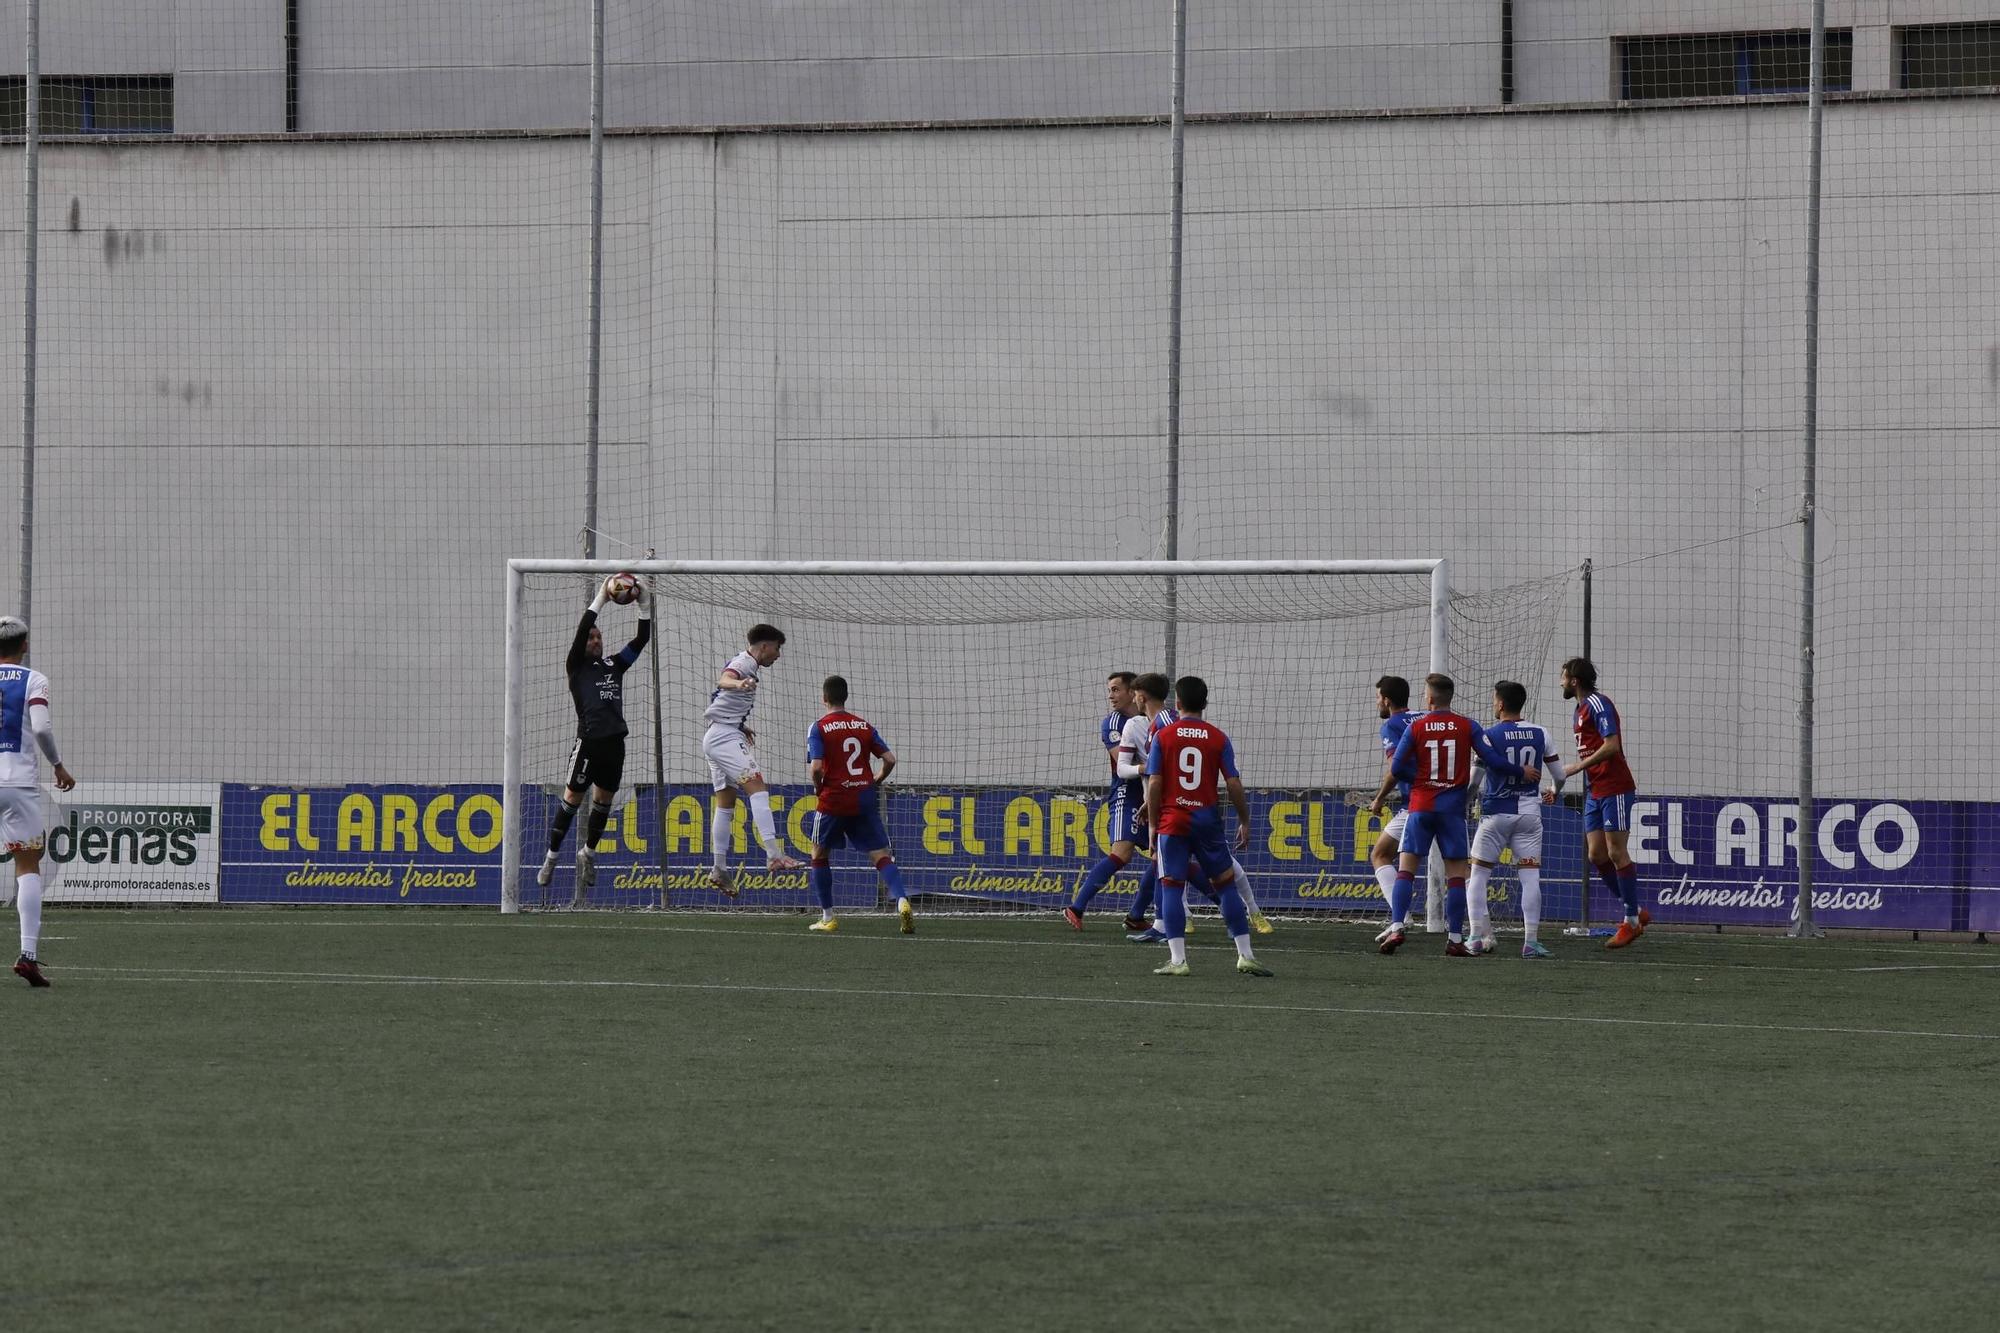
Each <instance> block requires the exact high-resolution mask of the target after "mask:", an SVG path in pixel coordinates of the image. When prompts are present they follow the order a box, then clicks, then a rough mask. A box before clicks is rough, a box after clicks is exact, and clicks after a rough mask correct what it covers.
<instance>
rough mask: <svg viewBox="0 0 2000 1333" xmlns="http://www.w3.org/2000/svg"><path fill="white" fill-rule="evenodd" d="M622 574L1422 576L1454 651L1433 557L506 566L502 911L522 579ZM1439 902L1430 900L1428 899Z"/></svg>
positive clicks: (1443, 646) (1439, 648)
mask: <svg viewBox="0 0 2000 1333" xmlns="http://www.w3.org/2000/svg"><path fill="white" fill-rule="evenodd" d="M620 572H625V573H633V574H638V575H641V576H647V575H652V576H664V577H669V578H670V577H672V576H673V575H676V574H694V575H724V576H727V575H734V576H739V577H740V576H745V575H750V576H761V577H779V578H782V577H785V576H787V575H791V576H804V575H814V576H826V575H833V576H836V577H839V576H852V577H870V578H883V577H909V578H924V577H937V576H951V577H954V578H967V577H972V578H1029V577H1044V578H1054V577H1082V578H1140V577H1143V578H1169V579H1171V578H1174V577H1175V576H1178V575H1190V576H1192V575H1222V576H1227V577H1253V576H1272V575H1277V576H1283V575H1328V574H1332V575H1342V574H1354V575H1363V574H1428V575H1430V580H1431V598H1430V669H1431V670H1432V671H1444V670H1446V669H1447V665H1446V664H1447V661H1448V659H1449V655H1450V647H1451V576H1450V568H1449V563H1448V562H1447V561H1445V560H1443V559H1432V560H640V561H636V562H634V561H629V560H533V559H511V560H509V561H508V562H507V625H506V634H507V644H506V664H507V691H506V704H505V711H506V721H505V725H504V727H503V729H502V740H501V756H500V783H501V795H500V803H501V807H502V811H503V816H502V824H501V827H502V829H503V830H504V836H503V837H502V838H501V840H500V910H501V912H503V913H506V914H508V915H512V914H514V913H517V912H519V911H520V910H521V840H520V829H521V817H522V809H521V805H522V803H521V744H522V730H521V703H522V698H523V694H524V691H523V681H524V675H523V672H524V670H525V664H524V661H523V656H524V654H523V648H522V642H521V636H522V632H523V630H524V629H525V625H524V624H523V614H522V612H523V607H524V605H525V596H526V589H527V582H526V576H527V575H529V574H597V575H610V574H617V573H620ZM1436 896H1437V895H1435V894H1432V895H1430V897H1431V898H1432V899H1435V898H1436Z"/></svg>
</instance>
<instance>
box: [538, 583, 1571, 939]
mask: <svg viewBox="0 0 2000 1333" xmlns="http://www.w3.org/2000/svg"><path fill="white" fill-rule="evenodd" d="M617 568H619V566H616V565H614V564H611V563H608V562H583V561H514V562H511V563H510V583H509V586H510V592H511V597H510V603H511V604H510V617H509V627H510V628H509V638H508V645H507V646H508V676H509V683H510V696H509V708H508V737H509V739H508V745H507V755H508V765H507V773H506V777H505V781H506V784H507V792H506V795H507V798H508V799H509V800H510V802H512V803H513V805H514V809H513V810H511V811H510V814H509V818H508V819H507V823H506V826H507V828H508V829H510V830H511V831H512V832H511V837H510V840H509V847H508V849H507V851H506V858H505V868H504V872H503V910H514V909H515V908H517V907H519V906H526V907H530V908H535V907H554V906H569V905H577V906H590V907H602V908H646V907H663V906H664V907H678V908H687V907H692V908H709V909H715V908H721V907H724V906H727V905H729V904H730V901H731V900H729V899H726V898H725V897H723V896H722V895H721V894H720V893H719V892H717V891H716V890H714V889H713V888H711V887H710V886H709V885H708V883H707V873H708V870H709V868H710V865H711V860H712V853H711V848H710V846H709V829H710V814H711V808H712V807H711V804H710V802H711V789H712V783H711V771H710V768H709V765H708V763H707V761H706V760H705V759H704V758H703V756H702V753H701V739H702V735H703V732H704V731H705V730H706V727H707V723H706V722H705V720H704V718H703V712H704V709H705V708H706V706H707V704H708V702H709V699H710V697H711V695H712V693H713V692H714V689H715V685H716V681H717V678H718V677H719V676H720V674H721V672H722V669H723V666H724V664H725V663H726V662H727V661H728V660H729V658H730V657H732V656H733V655H734V654H736V653H737V652H739V651H741V650H742V648H743V647H744V644H745V631H746V630H747V629H748V628H749V627H750V626H751V625H753V624H756V623H759V622H769V623H771V624H774V625H776V626H778V627H779V628H780V629H782V630H783V632H784V634H785V636H786V641H785V644H784V647H783V650H782V656H781V657H780V659H779V660H778V662H777V663H776V664H775V665H774V666H773V667H771V668H770V669H769V670H768V671H766V672H765V673H764V676H763V683H762V685H761V686H760V688H759V690H758V694H757V700H756V704H755V709H754V712H753V714H752V716H751V719H750V726H751V728H752V730H753V731H754V733H755V737H756V749H757V755H758V759H759V763H760V766H761V768H762V771H763V773H764V775H765V777H766V779H767V781H768V782H769V783H770V785H771V788H772V791H773V805H774V809H775V813H776V822H777V825H778V828H779V830H780V832H781V835H782V838H783V840H784V841H785V843H786V845H787V850H789V851H790V852H791V853H792V854H793V855H795V856H804V855H805V854H806V853H807V851H808V850H809V846H810V836H811V819H810V814H811V810H812V805H813V802H812V795H811V787H810V786H809V784H808V782H807V767H806V758H805V744H806V736H807V731H808V729H809V728H810V726H811V724H812V723H813V721H814V720H815V719H816V718H817V717H819V716H820V715H821V714H822V713H823V712H825V711H826V709H825V707H824V706H823V705H822V703H821V685H822V683H823V681H824V680H825V678H826V677H828V676H832V675H839V676H843V677H845V678H846V679H847V681H848V682H849V685H850V689H851V697H850V699H849V703H848V707H849V708H850V710H851V711H853V712H855V713H858V714H859V715H860V716H862V717H864V718H866V719H867V720H868V721H870V722H871V723H873V724H874V725H875V726H876V727H877V729H878V730H879V731H880V732H881V734H882V736H883V738H884V739H885V740H886V741H887V743H888V744H889V745H890V747H891V748H892V749H893V750H894V751H895V754H896V756H897V761H898V762H897V766H896V770H895V773H894V776H893V778H892V779H891V780H890V781H889V782H888V783H887V784H886V785H885V787H884V788H883V791H882V802H883V804H882V809H883V814H884V818H885V822H886V826H887V828H888V830H889V832H890V836H891V841H892V845H893V849H894V851H895V854H896V857H897V860H898V862H899V864H900V865H901V866H902V868H903V873H904V877H905V879H906V880H907V882H908V883H909V885H910V888H911V891H912V893H913V895H915V896H916V897H917V898H918V901H919V904H920V909H922V910H937V909H939V908H942V907H952V908H964V909H968V910H970V909H987V910H991V909H1011V910H1017V911H1019V910H1031V909H1053V908H1055V907H1058V906H1060V905H1061V903H1062V902H1064V901H1065V900H1066V898H1067V895H1068V894H1069V893H1070V892H1071V891H1072V889H1073V888H1074V886H1075V884H1076V882H1077V880H1078V878H1079V877H1080V876H1081V874H1082V873H1083V872H1084V871H1085V870H1086V869H1087V868H1088V867H1089V866H1090V864H1091V863H1092V862H1094V861H1095V860H1096V859H1097V858H1098V857H1099V856H1100V855H1101V854H1102V853H1103V851H1104V849H1105V847H1106V846H1107V845H1108V840H1109V835H1108V828H1107V819H1108V815H1107V812H1106V811H1105V809H1104V801H1103V797H1104V795H1105V792H1106V789H1107V786H1108V783H1109V777H1110V773H1109V763H1108V757H1107V755H1106V752H1105V749H1104V747H1103V745H1102V743H1101V741H1100V739H1099V726H1100V722H1101V720H1102V719H1103V718H1104V716H1105V714H1106V712H1107V707H1106V700H1105V692H1104V690H1105V681H1106V678H1107V676H1108V675H1109V674H1110V673H1112V672H1114V671H1122V670H1129V671H1135V672H1145V671H1170V672H1171V673H1178V674H1191V675H1198V676H1201V677H1203V678H1204V679H1205V680H1206V681H1207V682H1208V684H1209V688H1210V697H1211V703H1210V707H1209V710H1208V713H1207V716H1208V718H1209V719H1210V720H1212V721H1214V722H1215V723H1217V724H1218V725H1219V726H1220V727H1222V729H1223V730H1224V731H1225V732H1227V733H1228V734H1229V735H1230V737H1231V738H1232V740H1233V741H1234V743H1235V746H1236V750H1237V754H1238V758H1239V763H1240V765H1241V768H1242V773H1243V780H1244V784H1245V786H1246V787H1247V788H1249V790H1250V792H1251V799H1252V806H1253V813H1254V816H1255V818H1254V824H1255V830H1254V833H1253V841H1252V844H1251V848H1250V850H1249V851H1248V852H1246V853H1244V854H1243V857H1242V860H1243V863H1244V866H1245V868H1246V870H1247V871H1248V872H1249V874H1250V876H1251V879H1252V883H1253V886H1254V887H1255V889H1256V892H1257V893H1258V896H1259V898H1260V900H1261V901H1262V905H1263V907H1264V909H1265V910H1266V911H1267V912H1270V913H1274V914H1278V913H1292V912H1298V911H1314V912H1338V913H1353V914H1368V913H1373V912H1376V911H1378V910H1379V904H1380V899H1379V896H1378V893H1377V889H1376V884H1375V881H1374V879H1373V877H1372V875H1371V873H1370V871H1369V867H1368V861H1367V858H1368V851H1369V848H1370V847H1371V846H1372V845H1373V842H1374V834H1375V830H1376V829H1377V828H1378V827H1379V821H1377V820H1376V819H1375V818H1374V817H1373V816H1370V815H1368V814H1367V812H1366V809H1365V807H1366V805H1367V802H1368V798H1369V797H1370V796H1372V794H1373V792H1374V789H1375V786H1376V783H1377V782H1378V780H1379V779H1380V776H1381V771H1382V768H1381V766H1382V761H1381V751H1380V746H1379V742H1378V738H1377V728H1378V726H1379V720H1378V717H1377V714H1376V707H1375V682H1376V680H1377V679H1378V678H1379V677H1380V676H1383V675H1385V674H1388V675H1399V676H1402V677H1404V678H1406V679H1408V680H1409V681H1411V682H1412V684H1413V687H1414V689H1415V690H1417V691H1418V692H1419V700H1420V692H1421V689H1422V679H1423V676H1424V675H1425V673H1426V672H1428V671H1431V670H1434V669H1443V670H1446V671H1448V672H1450V673H1451V674H1452V675H1454V676H1455V677H1456V678H1458V679H1459V681H1460V682H1461V693H1460V696H1459V699H1458V705H1459V707H1460V708H1461V710H1462V711H1466V712H1469V713H1472V714H1474V715H1475V716H1480V717H1482V718H1483V717H1484V716H1485V715H1486V713H1487V710H1488V707H1489V703H1490V690H1491V686H1492V683H1493V682H1494V681H1496V680H1499V679H1503V678H1506V679H1516V680H1522V681H1525V682H1529V683H1530V685H1531V689H1532V690H1533V691H1534V694H1535V696H1536V697H1540V696H1541V695H1542V694H1543V693H1544V691H1543V690H1542V689H1541V688H1540V686H1541V685H1542V684H1543V683H1544V682H1546V681H1547V680H1548V678H1549V663H1548V657H1549V647H1550V641H1551V637H1552V634H1553V631H1554V625H1555V619H1556V615H1557V613H1558V611H1559V609H1560V607H1561V604H1562V599H1563V595H1564V593H1565V591H1566V584H1567V582H1568V579H1567V576H1564V577H1562V578H1556V579H1545V580H1541V581H1538V582H1533V583H1524V584H1519V585H1514V586H1511V587H1506V588H1501V589H1498V590H1493V591H1488V592H1483V593H1480V594H1477V595H1472V596H1453V595H1451V594H1450V593H1449V592H1448V589H1447V587H1446V581H1445V575H1444V570H1443V565H1442V562H1440V561H1376V562H1316V563H1298V562H1293V563H1284V564H1280V563H1252V562H1183V563H1179V564H1174V563H1168V562H1129V563H1123V564H1102V563H1099V564H1091V563H1076V562H1072V563H1050V564H1046V565H1034V564H1021V563H1016V564H990V565H981V564H973V563H962V564H929V565H918V564H912V565H889V564H846V565H841V564H819V565H806V564H798V563H792V564H772V565H757V564H728V563H718V562H655V563H651V564H648V563H644V562H641V563H639V564H636V565H628V566H625V568H630V569H634V570H637V571H639V572H640V573H642V574H643V575H644V576H645V577H646V578H647V579H648V580H649V581H650V583H651V585H652V587H653V588H654V590H655V602H656V613H655V614H656V619H655V625H656V630H655V637H654V639H653V642H652V646H651V647H649V648H648V650H647V653H648V654H649V655H650V656H651V657H652V658H653V661H652V662H650V663H649V662H648V661H647V660H645V659H644V658H642V659H641V660H640V661H639V662H638V663H637V664H636V665H635V666H634V668H633V669H632V670H631V671H630V672H629V673H628V674H627V675H626V677H625V690H624V708H625V716H626V719H627V722H628V724H629V726H630V728H631V734H630V736H629V737H628V738H627V743H626V754H627V760H626V767H625V782H626V785H625V789H624V790H623V791H621V792H620V799H619V802H618V804H617V805H616V806H615V807H614V811H613V814H612V818H611V821H610V823H609V825H608V826H607V829H606V833H605V836H604V838H603V839H602V840H601V841H600V842H599V844H598V847H597V849H596V851H597V861H598V865H597V875H596V881H595V884H594V886H593V887H592V888H591V889H590V891H589V892H588V893H579V892H578V891H577V883H576V872H575V868H574V860H573V854H574V851H575V848H576V846H577V840H578V839H579V838H580V837H581V823H582V821H581V820H579V821H578V828H577V830H576V831H574V832H572V833H571V835H570V836H569V839H568V840H567V841H566V842H565V844H564V847H563V849H562V850H563V855H562V856H561V858H560V862H559V866H558V869H557V872H556V874H555V877H554V880H553V882H552V883H551V884H550V885H548V886H546V887H544V886H540V885H537V884H536V883H535V876H534V874H533V870H534V868H535V867H536V866H538V865H539V863H540V862H541V860H542V856H543V853H544V851H545V850H546V849H547V839H548V834H549V829H550V820H551V817H552V815H553V813H554V811H555V804H556V802H557V801H558V800H559V799H560V797H561V791H562V787H563V785H564V781H565V778H566V776H567V773H568V768H569V762H570V758H571V755H572V751H573V747H574V745H575V736H576V717H575V710H574V708H573V706H572V704H571V701H570V696H569V690H568V682H567V678H566V675H565V672H564V667H563V663H564V658H565V655H566V653H567V652H568V649H569V646H570V642H571V639H572V637H573V635H574V634H575V633H576V629H577V625H578V617H579V616H580V615H581V613H582V612H583V610H584V608H585V607H586V606H587V604H588V603H589V601H590V598H591V596H592V592H593V589H594V588H595V586H596V585H597V583H598V582H599V581H600V580H601V579H602V578H603V576H604V575H605V574H606V573H609V572H612V571H613V570H615V569H617ZM601 623H602V628H603V633H604V642H605V651H606V652H607V653H611V652H615V651H617V649H618V648H619V647H620V646H621V645H623V644H624V643H626V642H627V641H628V640H629V638H630V637H631V635H632V632H633V630H634V629H635V627H636V613H635V611H634V610H631V609H626V608H620V607H607V608H606V609H605V611H604V613H603V614H602V616H601ZM1170 626H1171V627H1172V629H1173V631H1174V632H1173V635H1172V639H1173V642H1174V645H1175V646H1174V652H1175V659H1174V660H1173V661H1171V662H1169V661H1168V660H1167V656H1166V654H1167V651H1168V649H1167V644H1168V641H1169V627H1170ZM655 666H656V667H657V672H656V671H655V670H654V667H655ZM655 680H657V682H658V685H657V692H655ZM656 754H657V763H656V760H655V755H656ZM747 813H748V812H747V809H746V806H745V804H744V803H742V802H739V803H738V805H737V814H736V817H735V825H734V830H733V834H732V838H733V846H731V847H730V848H729V849H728V855H729V858H730V860H731V861H732V862H733V863H734V864H735V866H736V867H737V868H738V870H739V872H740V873H739V876H738V888H739V891H740V892H739V896H738V897H737V898H735V899H734V905H735V906H736V907H737V908H738V909H743V908H751V909H766V910H794V909H800V908H803V907H805V906H806V905H807V903H808V902H809V901H810V900H811V899H810V893H809V890H808V887H807V884H806V879H805V876H804V874H803V873H802V872H798V871H791V872H783V871H780V872H767V871H765V870H764V868H763V866H764V857H763V853H762V850H761V849H760V848H759V846H758V843H757V840H756V837H755V833H754V831H753V830H752V829H751V828H750V826H749V820H748V818H747ZM1556 818H1561V815H1558V816H1556ZM834 863H835V893H836V902H837V904H838V905H839V906H840V908H841V909H842V910H846V911H853V910H857V909H867V908H873V907H875V906H876V905H877V904H878V901H879V896H878V887H877V884H876V876H875V875H874V873H873V871H872V870H871V869H870V868H869V866H868V864H867V862H866V860H865V859H864V858H862V857H860V856H858V855H855V854H853V853H851V852H849V853H836V855H835V858H834ZM1141 864H1142V863H1140V862H1138V861H1136V860H1135V862H1134V864H1133V866H1132V867H1130V868H1129V869H1128V870H1127V872H1126V873H1124V874H1123V875H1121V876H1119V878H1118V879H1117V880H1115V881H1114V882H1113V884H1112V886H1111V887H1110V888H1109V889H1107V890H1106V891H1105V894H1104V895H1103V897H1102V901H1103V903H1104V904H1105V905H1106V907H1107V908H1109V907H1111V906H1115V905H1117V904H1119V903H1121V902H1129V901H1130V895H1131V894H1132V892H1133V890H1134V887H1135V886H1136V883H1137V879H1138V870H1139V867H1140V865H1141ZM523 866H525V867H527V869H526V870H525V871H524V870H523ZM1551 878H1552V879H1553V878H1555V877H1554V876H1552V877H1551ZM1571 878H1572V880H1573V879H1574V876H1572V877H1571ZM1558 888H1559V886H1557V885H1554V884H1552V885H1551V889H1552V891H1554V890H1557V889H1558ZM1495 908H1496V913H1497V914H1499V915H1501V916H1502V917H1505V916H1506V915H1507V914H1508V911H1509V908H1508V907H1507V906H1506V905H1504V904H1501V903H1499V902H1496V903H1495ZM1562 911H1563V907H1562V902H1561V899H1560V896H1559V893H1557V892H1552V893H1551V901H1550V904H1549V915H1550V916H1551V917H1552V918H1553V917H1559V916H1561V915H1562Z"/></svg>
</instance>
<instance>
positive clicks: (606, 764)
mask: <svg viewBox="0 0 2000 1333" xmlns="http://www.w3.org/2000/svg"><path fill="white" fill-rule="evenodd" d="M624 780H625V738H624V737H623V736H605V737H603V738H601V739H599V740H594V741H586V740H579V741H578V742H577V743H576V749H575V750H573V751H571V753H570V757H569V789H570V790H571V791H582V790H583V789H584V788H585V787H602V788H604V790H606V791H617V790H618V784H619V783H621V782H623V781H624Z"/></svg>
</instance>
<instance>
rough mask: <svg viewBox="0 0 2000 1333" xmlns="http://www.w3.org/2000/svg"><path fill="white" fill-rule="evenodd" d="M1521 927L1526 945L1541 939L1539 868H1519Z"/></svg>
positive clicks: (1540, 870) (1540, 883)
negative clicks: (1524, 934) (1524, 933)
mask: <svg viewBox="0 0 2000 1333" xmlns="http://www.w3.org/2000/svg"><path fill="white" fill-rule="evenodd" d="M1521 926H1522V928H1523V929H1524V930H1526V931H1527V933H1528V943H1530V944H1533V943H1534V942H1535V941H1537V940H1538V939H1540V938H1541V930H1542V869H1541V867H1540V866H1523V867H1521Z"/></svg>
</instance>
